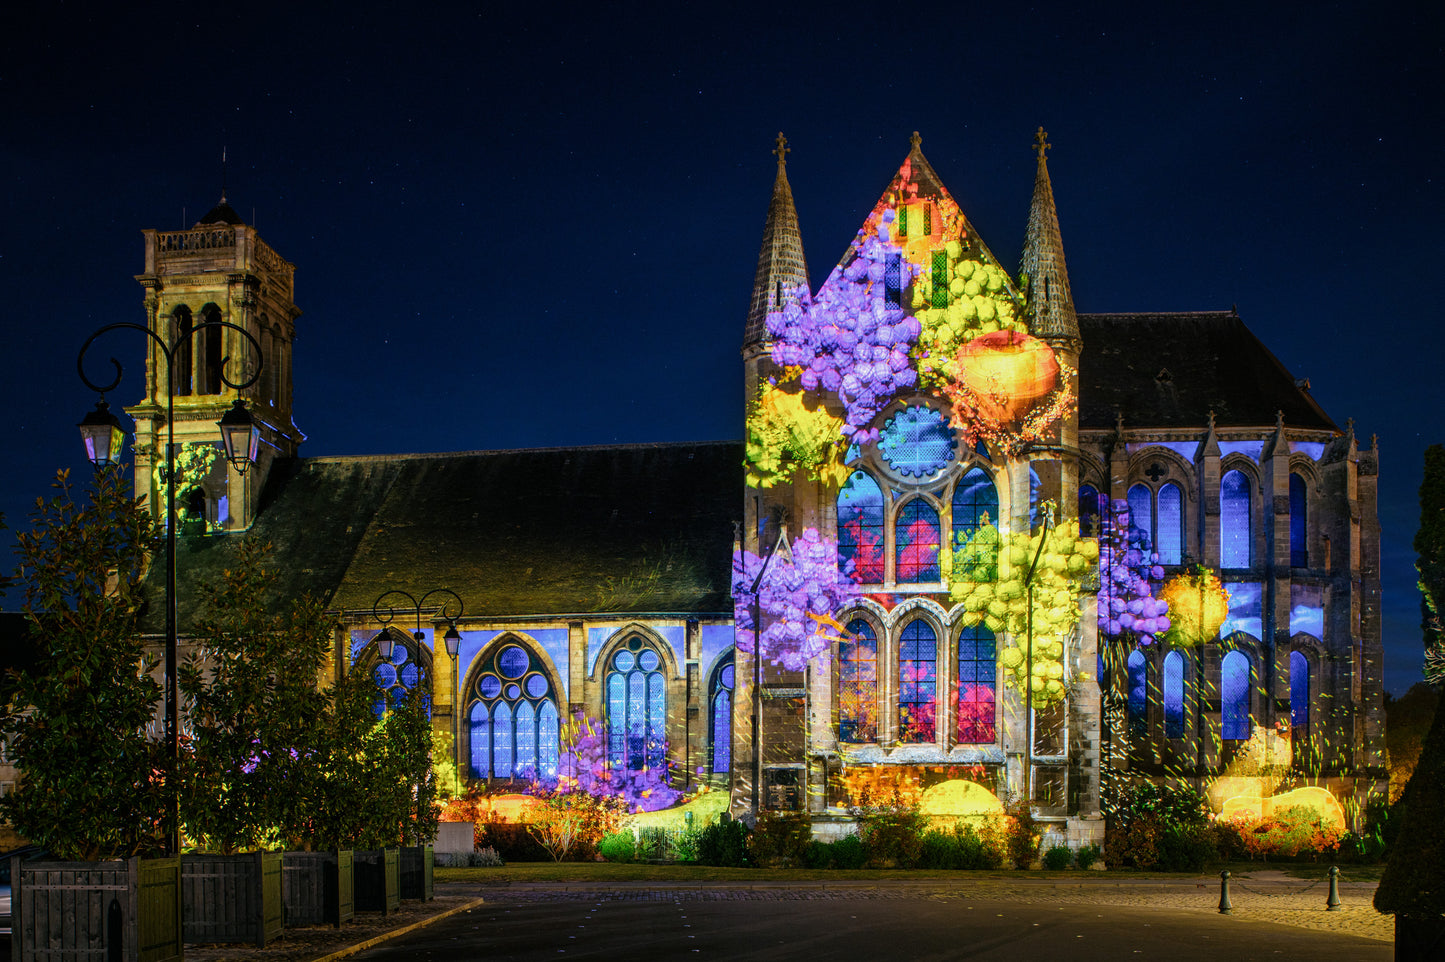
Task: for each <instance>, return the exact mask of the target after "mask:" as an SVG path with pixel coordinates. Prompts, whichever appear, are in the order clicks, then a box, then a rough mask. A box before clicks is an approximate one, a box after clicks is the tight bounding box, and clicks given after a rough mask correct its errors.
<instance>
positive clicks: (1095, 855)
mask: <svg viewBox="0 0 1445 962" xmlns="http://www.w3.org/2000/svg"><path fill="white" fill-rule="evenodd" d="M1103 857H1104V849H1103V848H1102V847H1101V846H1098V845H1094V844H1089V845H1080V846H1079V850H1078V851H1077V852H1075V853H1074V864H1075V865H1076V866H1078V867H1079V868H1093V866H1094V863H1095V862H1097V861H1099V859H1101V858H1103Z"/></svg>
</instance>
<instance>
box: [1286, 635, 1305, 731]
mask: <svg viewBox="0 0 1445 962" xmlns="http://www.w3.org/2000/svg"><path fill="white" fill-rule="evenodd" d="M1289 723H1290V727H1291V728H1293V729H1294V731H1295V735H1296V737H1298V736H1303V735H1308V734H1309V730H1310V661H1309V659H1308V658H1306V657H1305V656H1304V655H1303V654H1302V653H1301V652H1298V651H1292V652H1290V653H1289Z"/></svg>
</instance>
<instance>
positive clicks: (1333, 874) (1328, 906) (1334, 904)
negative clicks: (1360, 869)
mask: <svg viewBox="0 0 1445 962" xmlns="http://www.w3.org/2000/svg"><path fill="white" fill-rule="evenodd" d="M1339 910H1340V867H1339V866H1338V865H1331V866H1330V898H1329V901H1327V902H1326V903H1325V911H1326V912H1338V911H1339Z"/></svg>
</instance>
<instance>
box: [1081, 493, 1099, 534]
mask: <svg viewBox="0 0 1445 962" xmlns="http://www.w3.org/2000/svg"><path fill="white" fill-rule="evenodd" d="M1103 519H1104V500H1103V498H1102V497H1101V496H1100V495H1099V490H1098V489H1097V488H1095V487H1094V486H1093V485H1092V484H1081V485H1079V533H1080V534H1083V535H1084V536H1086V537H1090V538H1097V537H1099V535H1101V534H1102V533H1103V530H1102V528H1101V527H1100V525H1101V523H1102V521H1103Z"/></svg>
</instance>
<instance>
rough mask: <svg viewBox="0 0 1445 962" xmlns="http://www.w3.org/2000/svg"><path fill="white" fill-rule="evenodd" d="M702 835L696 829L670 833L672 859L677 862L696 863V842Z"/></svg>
mask: <svg viewBox="0 0 1445 962" xmlns="http://www.w3.org/2000/svg"><path fill="white" fill-rule="evenodd" d="M701 838H702V833H701V832H699V831H697V830H696V829H691V828H688V829H683V830H682V831H680V832H673V833H672V857H673V858H675V859H677V861H679V862H696V861H697V846H698V841H699V840H700V839H701Z"/></svg>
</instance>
